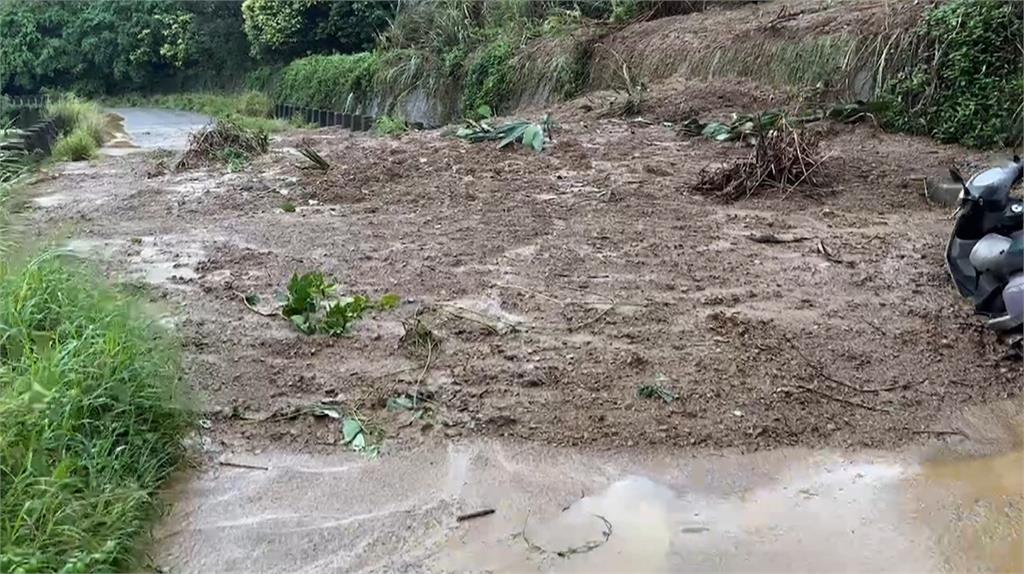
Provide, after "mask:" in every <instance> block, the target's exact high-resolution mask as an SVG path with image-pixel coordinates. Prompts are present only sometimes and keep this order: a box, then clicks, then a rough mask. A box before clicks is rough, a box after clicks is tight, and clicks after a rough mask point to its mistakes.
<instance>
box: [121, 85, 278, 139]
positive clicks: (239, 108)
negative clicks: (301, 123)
mask: <svg viewBox="0 0 1024 574" xmlns="http://www.w3.org/2000/svg"><path fill="white" fill-rule="evenodd" d="M105 103H106V104H107V105H111V106H141V107H151V108H170V109H175V110H186V111H190V112H196V113H200V114H205V115H207V116H210V117H212V118H215V119H218V120H230V121H231V122H232V123H234V124H236V125H239V126H242V127H244V128H247V129H254V130H255V129H258V130H263V131H265V132H268V133H271V132H279V131H283V130H285V129H288V127H290V124H289V123H288V122H286V121H284V120H278V119H274V118H272V117H271V115H272V112H273V102H272V101H271V99H270V97H269V96H266V95H264V94H262V93H259V92H252V91H250V92H245V93H242V94H223V93H213V92H192V93H181V94H161V95H151V96H142V95H132V96H122V97H119V98H114V99H109V100H106V101H105Z"/></svg>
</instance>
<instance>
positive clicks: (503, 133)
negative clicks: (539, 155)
mask: <svg viewBox="0 0 1024 574" xmlns="http://www.w3.org/2000/svg"><path fill="white" fill-rule="evenodd" d="M553 126H554V123H553V122H552V121H551V117H550V116H548V115H547V114H545V115H544V118H543V119H541V121H540V122H529V121H524V120H516V121H512V122H507V123H504V124H498V125H492V122H490V121H487V120H481V121H476V120H468V119H467V120H466V124H465V125H464V126H463V127H461V128H459V130H458V131H457V132H455V137H457V138H460V139H464V140H466V141H468V142H471V143H480V142H485V141H496V142H498V146H497V147H498V149H501V148H503V147H506V146H509V145H511V144H513V143H516V142H518V143H520V144H522V146H523V147H525V148H527V149H532V150H533V151H535V152H540V151H543V149H544V141H545V139H547V134H550V133H551V128H552V127H553Z"/></svg>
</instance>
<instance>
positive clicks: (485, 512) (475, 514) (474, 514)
mask: <svg viewBox="0 0 1024 574" xmlns="http://www.w3.org/2000/svg"><path fill="white" fill-rule="evenodd" d="M494 512H495V510H494V509H493V508H484V509H483V510H477V511H475V512H468V513H466V514H460V515H458V516H456V517H455V522H465V521H466V520H473V519H474V518H480V517H482V516H490V515H491V514H494Z"/></svg>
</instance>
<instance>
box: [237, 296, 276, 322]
mask: <svg viewBox="0 0 1024 574" xmlns="http://www.w3.org/2000/svg"><path fill="white" fill-rule="evenodd" d="M235 295H238V296H239V297H241V298H242V303H245V306H246V307H248V308H249V310H250V311H252V312H253V313H256V314H257V315H261V316H263V317H276V316H277V315H278V314H279V313H278V311H269V312H268V311H260V310H259V309H257V308H256V307H253V305H252V303H249V297H248V296H246V295H243V294H242V293H239V292H238V291H235Z"/></svg>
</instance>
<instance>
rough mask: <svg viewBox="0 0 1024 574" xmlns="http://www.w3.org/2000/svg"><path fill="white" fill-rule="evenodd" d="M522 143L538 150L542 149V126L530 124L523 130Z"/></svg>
mask: <svg viewBox="0 0 1024 574" xmlns="http://www.w3.org/2000/svg"><path fill="white" fill-rule="evenodd" d="M523 145H524V146H525V147H528V148H530V149H532V150H533V151H536V152H539V151H542V150H543V149H544V128H542V127H540V125H538V124H530V125H529V126H528V127H527V128H526V130H525V131H524V132H523Z"/></svg>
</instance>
